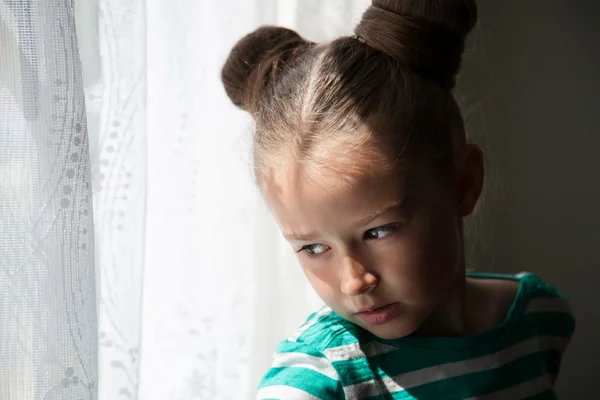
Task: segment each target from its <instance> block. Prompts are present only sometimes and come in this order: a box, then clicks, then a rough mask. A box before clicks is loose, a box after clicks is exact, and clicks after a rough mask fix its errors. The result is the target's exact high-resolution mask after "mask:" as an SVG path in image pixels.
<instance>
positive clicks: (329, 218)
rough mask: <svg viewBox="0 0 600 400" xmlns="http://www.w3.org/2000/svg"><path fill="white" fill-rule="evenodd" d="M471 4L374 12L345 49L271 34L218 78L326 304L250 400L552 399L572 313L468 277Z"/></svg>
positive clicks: (432, 3)
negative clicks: (463, 96) (465, 86)
mask: <svg viewBox="0 0 600 400" xmlns="http://www.w3.org/2000/svg"><path fill="white" fill-rule="evenodd" d="M476 11H477V9H476V5H475V1H474V0H387V1H386V0H373V2H372V6H371V7H369V8H368V9H367V11H366V12H365V13H364V14H363V17H362V20H361V21H360V23H359V24H358V26H357V27H356V28H355V34H356V35H355V36H352V37H341V38H338V39H336V40H334V41H332V42H330V43H325V44H317V43H313V42H310V41H306V40H304V39H303V38H301V37H300V36H299V35H298V34H297V33H295V32H293V31H291V30H288V29H284V28H278V27H261V28H259V29H258V30H256V31H254V32H252V33H250V34H249V35H247V36H246V37H244V38H243V39H241V40H240V42H238V43H237V44H236V46H235V47H234V48H233V50H232V51H231V54H230V56H229V58H228V60H227V62H226V64H225V66H224V68H223V72H222V80H223V83H224V85H225V89H226V91H227V94H228V95H229V97H230V98H231V100H232V101H233V103H234V104H236V105H237V106H239V107H241V108H242V109H244V110H247V111H248V112H250V113H251V114H252V116H253V117H254V120H255V122H256V127H255V128H256V132H255V135H254V141H253V162H254V174H255V177H256V181H257V184H258V186H259V188H260V190H261V193H262V194H263V197H264V199H265V201H266V204H268V206H269V209H270V210H271V211H272V213H273V216H274V217H275V220H276V221H277V223H278V225H279V226H280V228H281V231H282V233H283V235H284V237H285V238H286V239H287V240H288V241H289V243H290V245H291V246H292V248H293V249H294V251H295V252H296V253H297V256H298V259H299V263H300V265H301V266H302V269H303V271H304V273H305V275H306V277H307V278H308V280H309V282H310V283H311V285H312V286H313V288H314V289H315V291H316V292H317V294H318V295H319V296H320V297H321V298H322V299H323V301H324V302H325V304H327V306H325V307H324V308H322V309H321V310H319V311H318V312H316V313H314V314H312V315H311V316H310V317H309V318H308V320H307V322H306V323H305V324H304V325H302V327H301V328H300V329H299V330H298V331H297V332H296V333H295V334H293V335H292V336H290V337H288V338H287V339H285V340H283V341H282V342H281V343H280V344H279V346H278V348H277V351H276V353H275V355H274V358H273V363H272V366H271V368H270V369H269V370H268V371H267V373H266V375H265V376H264V378H263V380H262V382H261V384H260V387H259V391H258V397H257V398H258V399H376V398H377V399H379V398H385V399H420V400H423V399H436V400H437V399H467V398H468V399H474V398H477V399H524V398H528V399H534V398H535V399H555V398H556V395H555V393H554V390H553V386H554V382H555V381H556V376H557V374H558V371H559V365H560V361H561V357H562V354H563V352H564V350H565V348H566V346H567V344H568V342H569V340H570V338H571V336H572V334H573V331H574V326H575V323H574V320H573V317H572V315H571V314H570V312H569V307H568V305H567V303H566V301H565V300H564V298H562V297H561V296H560V294H559V293H558V292H557V291H556V289H554V288H553V287H552V286H550V285H548V284H547V283H544V282H543V281H541V280H540V279H539V278H538V277H536V276H535V275H532V274H519V275H516V276H509V275H492V274H483V273H479V274H474V273H466V272H465V258H464V250H463V247H464V245H463V223H462V220H463V217H466V216H468V215H469V214H471V213H472V211H473V209H474V207H475V205H476V203H477V201H478V199H479V197H480V194H481V192H482V187H483V175H484V168H483V156H482V152H481V150H480V149H479V148H478V147H477V146H475V145H474V144H472V143H469V142H468V141H467V139H466V135H465V129H464V126H463V120H462V117H461V113H460V111H459V107H458V106H457V103H456V101H455V100H454V97H453V95H452V93H451V91H452V89H453V87H454V84H455V76H456V74H457V73H458V71H459V68H460V63H461V55H462V51H463V48H464V40H465V36H466V35H467V34H468V32H469V31H470V30H471V29H472V27H473V25H474V24H475V21H476V14H477V12H476Z"/></svg>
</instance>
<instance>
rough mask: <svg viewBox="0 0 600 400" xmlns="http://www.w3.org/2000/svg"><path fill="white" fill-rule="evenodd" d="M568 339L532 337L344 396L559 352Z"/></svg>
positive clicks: (390, 389) (367, 385) (395, 389)
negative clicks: (527, 356)
mask: <svg viewBox="0 0 600 400" xmlns="http://www.w3.org/2000/svg"><path fill="white" fill-rule="evenodd" d="M568 342H569V341H568V339H564V338H558V337H532V338H530V339H527V340H524V341H522V342H519V343H517V344H515V345H513V346H511V347H507V348H505V349H502V350H500V351H498V352H496V353H492V354H488V355H485V356H481V357H478V358H471V359H469V360H462V361H456V362H452V363H447V364H440V365H436V366H433V367H428V368H422V369H419V370H416V371H411V372H407V373H405V374H401V375H397V376H395V377H388V378H384V379H381V380H379V381H378V382H375V380H371V381H368V382H362V383H357V384H355V385H352V386H347V387H345V388H344V392H345V393H346V398H348V399H351V398H352V399H355V398H358V397H356V396H357V394H360V398H362V397H369V396H376V395H378V394H383V393H388V392H389V393H395V392H399V391H403V390H406V389H409V388H411V387H415V386H419V385H424V384H427V383H431V382H435V381H438V380H442V379H448V378H454V377H457V376H460V375H465V374H470V373H473V372H479V371H485V370H489V369H494V368H498V367H501V366H502V365H505V364H508V363H510V362H512V361H514V360H516V359H518V358H520V357H523V356H526V355H528V354H533V353H535V352H538V351H541V350H549V349H556V350H559V351H561V352H562V351H564V349H565V348H566V346H567V344H568Z"/></svg>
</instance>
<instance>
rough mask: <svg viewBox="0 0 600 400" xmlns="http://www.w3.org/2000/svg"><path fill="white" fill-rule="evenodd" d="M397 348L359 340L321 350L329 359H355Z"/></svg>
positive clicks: (333, 360) (332, 360)
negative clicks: (361, 342)
mask: <svg viewBox="0 0 600 400" xmlns="http://www.w3.org/2000/svg"><path fill="white" fill-rule="evenodd" d="M394 350H397V349H396V348H395V347H392V346H388V345H385V344H383V343H378V342H367V343H363V344H360V343H359V342H356V343H351V344H348V345H345V346H339V347H331V348H329V349H326V350H325V351H323V354H325V356H327V358H328V359H329V361H331V362H335V361H343V360H355V359H357V358H362V357H373V356H376V355H378V354H383V353H388V352H390V351H394Z"/></svg>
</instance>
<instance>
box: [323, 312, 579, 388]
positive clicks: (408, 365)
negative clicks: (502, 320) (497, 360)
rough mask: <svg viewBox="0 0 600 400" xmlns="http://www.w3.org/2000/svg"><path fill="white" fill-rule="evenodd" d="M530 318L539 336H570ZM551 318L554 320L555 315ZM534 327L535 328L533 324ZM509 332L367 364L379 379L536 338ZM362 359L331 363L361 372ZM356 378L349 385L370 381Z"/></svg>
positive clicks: (367, 376) (403, 350)
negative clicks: (476, 342)
mask: <svg viewBox="0 0 600 400" xmlns="http://www.w3.org/2000/svg"><path fill="white" fill-rule="evenodd" d="M531 317H532V318H531V319H532V320H538V321H539V322H534V324H537V323H539V324H541V326H537V328H538V330H539V331H540V335H541V336H550V337H559V338H568V337H570V335H569V334H568V332H569V328H564V329H563V330H564V331H563V332H559V333H562V334H564V335H562V334H561V335H557V334H555V332H557V330H559V329H558V328H559V327H557V326H556V324H555V323H554V322H553V321H552V320H551V319H547V318H544V317H542V318H540V315H537V316H533V315H532V316H531ZM554 318H556V316H555V317H554ZM565 321H566V322H568V321H569V320H568V319H565ZM533 326H534V327H535V325H533ZM508 333H510V335H503V336H501V337H497V338H496V340H497V341H496V342H494V340H489V341H486V342H484V343H481V345H479V346H472V347H465V348H461V347H458V348H442V349H427V348H414V347H410V346H403V347H402V348H399V349H398V350H395V351H394V352H391V353H384V354H379V355H375V356H372V357H370V359H369V363H370V364H371V365H373V366H376V367H374V368H376V371H377V373H378V374H379V375H380V376H381V377H386V376H397V375H401V374H404V373H407V372H411V371H415V370H419V369H422V368H429V367H434V366H436V365H441V364H447V363H453V362H459V361H465V360H470V359H473V358H479V357H483V356H486V355H489V354H494V353H496V352H499V351H502V350H505V349H506V348H508V347H511V346H513V345H516V344H518V343H520V342H523V341H525V340H528V339H531V338H534V337H536V336H538V335H537V334H536V333H535V332H534V331H533V329H515V330H514V331H512V332H508ZM449 340H451V339H449ZM450 343H451V342H450ZM363 360H364V357H363V358H362V359H355V360H343V361H336V362H334V363H333V365H334V367H335V368H336V369H337V370H346V371H350V370H352V369H353V368H360V369H361V370H362V369H363V367H362V363H363V362H364V361H363ZM398 360H402V362H398ZM357 378H358V380H356V381H350V382H352V383H359V382H365V381H368V380H370V379H371V378H370V374H368V373H364V374H362V377H360V376H359V377H357Z"/></svg>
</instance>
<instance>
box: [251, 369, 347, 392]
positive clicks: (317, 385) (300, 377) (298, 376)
mask: <svg viewBox="0 0 600 400" xmlns="http://www.w3.org/2000/svg"><path fill="white" fill-rule="evenodd" d="M278 385H284V386H291V387H294V388H297V389H302V390H304V391H305V392H307V393H310V394H312V395H313V396H316V397H319V398H328V397H327V396H336V398H343V397H344V391H343V389H342V385H341V384H340V383H339V382H338V381H336V380H334V379H331V378H329V377H327V376H325V375H323V374H320V373H319V372H317V371H313V370H311V369H308V368H298V367H286V368H271V369H269V371H268V372H267V374H266V375H265V376H264V378H263V379H262V381H261V382H260V385H259V386H258V389H259V390H260V389H262V388H265V387H269V386H278Z"/></svg>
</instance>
